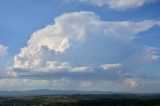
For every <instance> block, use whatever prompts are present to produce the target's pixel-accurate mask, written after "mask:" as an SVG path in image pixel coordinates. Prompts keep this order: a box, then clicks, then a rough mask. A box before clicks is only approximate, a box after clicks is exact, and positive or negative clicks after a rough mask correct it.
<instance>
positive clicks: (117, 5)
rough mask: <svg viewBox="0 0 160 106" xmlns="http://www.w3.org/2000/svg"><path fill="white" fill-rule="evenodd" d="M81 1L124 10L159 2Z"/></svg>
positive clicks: (154, 0)
mask: <svg viewBox="0 0 160 106" xmlns="http://www.w3.org/2000/svg"><path fill="white" fill-rule="evenodd" d="M80 1H81V2H87V3H90V4H93V5H96V6H99V7H101V6H106V7H109V8H111V9H114V10H118V11H124V10H127V9H133V8H138V7H142V6H143V5H145V4H150V3H154V2H157V1H159V0H80Z"/></svg>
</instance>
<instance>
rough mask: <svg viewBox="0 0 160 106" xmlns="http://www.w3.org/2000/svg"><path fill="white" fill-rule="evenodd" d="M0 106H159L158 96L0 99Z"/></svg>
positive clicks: (71, 96) (77, 96) (127, 95)
mask: <svg viewBox="0 0 160 106" xmlns="http://www.w3.org/2000/svg"><path fill="white" fill-rule="evenodd" d="M0 106H160V96H159V95H131V94H125V95H121V94H110V95H55V96H27V97H0Z"/></svg>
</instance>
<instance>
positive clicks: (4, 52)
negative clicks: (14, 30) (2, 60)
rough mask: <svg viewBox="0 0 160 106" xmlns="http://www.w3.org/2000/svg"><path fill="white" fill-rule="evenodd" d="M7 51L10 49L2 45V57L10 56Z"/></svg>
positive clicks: (0, 54)
mask: <svg viewBox="0 0 160 106" xmlns="http://www.w3.org/2000/svg"><path fill="white" fill-rule="evenodd" d="M7 49H8V47H6V46H3V45H0V56H4V55H7V54H8V52H7Z"/></svg>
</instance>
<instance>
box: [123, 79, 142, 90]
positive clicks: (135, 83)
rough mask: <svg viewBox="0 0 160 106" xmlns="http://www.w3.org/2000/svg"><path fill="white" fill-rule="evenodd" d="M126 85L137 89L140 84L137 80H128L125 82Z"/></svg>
mask: <svg viewBox="0 0 160 106" xmlns="http://www.w3.org/2000/svg"><path fill="white" fill-rule="evenodd" d="M124 85H125V86H128V87H130V88H136V87H137V86H138V85H139V84H138V82H137V80H135V79H126V80H124Z"/></svg>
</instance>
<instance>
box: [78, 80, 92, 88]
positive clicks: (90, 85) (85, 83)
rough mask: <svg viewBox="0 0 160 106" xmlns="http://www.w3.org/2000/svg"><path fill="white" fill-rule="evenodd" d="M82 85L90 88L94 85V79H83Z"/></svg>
mask: <svg viewBox="0 0 160 106" xmlns="http://www.w3.org/2000/svg"><path fill="white" fill-rule="evenodd" d="M81 86H82V87H84V88H90V87H92V86H93V82H92V81H83V82H81Z"/></svg>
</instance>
